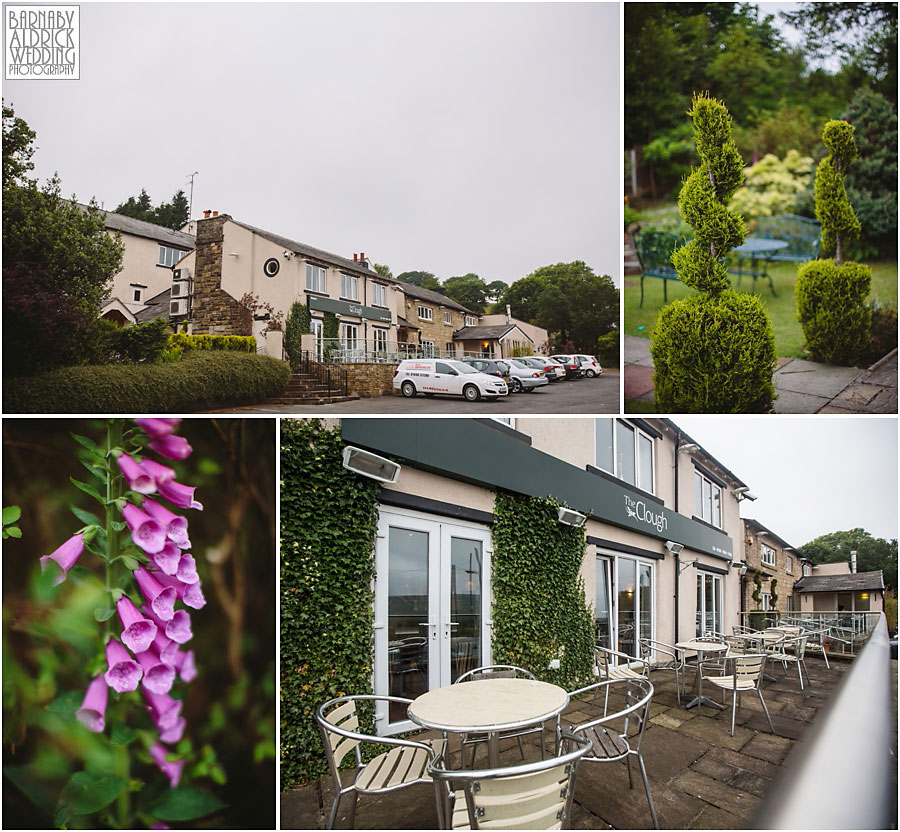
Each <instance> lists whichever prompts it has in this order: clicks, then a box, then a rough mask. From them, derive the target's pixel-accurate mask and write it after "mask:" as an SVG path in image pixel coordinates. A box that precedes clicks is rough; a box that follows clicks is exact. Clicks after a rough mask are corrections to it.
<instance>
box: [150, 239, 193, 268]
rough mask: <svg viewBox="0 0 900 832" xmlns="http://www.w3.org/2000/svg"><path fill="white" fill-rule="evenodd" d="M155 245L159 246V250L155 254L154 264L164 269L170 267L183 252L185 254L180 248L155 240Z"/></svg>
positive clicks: (182, 255)
mask: <svg viewBox="0 0 900 832" xmlns="http://www.w3.org/2000/svg"><path fill="white" fill-rule="evenodd" d="M157 245H158V246H159V250H158V252H157V254H156V265H157V266H162V267H163V268H166V269H171V268H172V267H173V266H174V265H175V264H176V263H177V262H178V261H179V260H180V259H181V258H182V257H184V255H185V254H187V252H186V251H183V250H182V249H180V248H174V247H172V246H167V245H164V244H163V243H160V242H157ZM167 261H171V262H167Z"/></svg>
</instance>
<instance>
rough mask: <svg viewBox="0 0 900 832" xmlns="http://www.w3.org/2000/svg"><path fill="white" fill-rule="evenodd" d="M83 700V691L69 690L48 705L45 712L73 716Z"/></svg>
mask: <svg viewBox="0 0 900 832" xmlns="http://www.w3.org/2000/svg"><path fill="white" fill-rule="evenodd" d="M83 699H84V691H80V690H70V691H66V692H65V693H62V694H60V695H59V696H57V697H56V699H54V700H53V701H52V702H51V703H50V704H49V705H47V706H46V710H48V711H50V713H53V714H74V713H75V711H77V710H78V709H79V708H80V707H81V702H82V700H83Z"/></svg>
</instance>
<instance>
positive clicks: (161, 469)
mask: <svg viewBox="0 0 900 832" xmlns="http://www.w3.org/2000/svg"><path fill="white" fill-rule="evenodd" d="M141 468H143V469H144V471H146V472H147V473H148V474H149V475H150V476H151V477H153V479H154V480H155V481H156V486H157V488H158V487H159V485H160V483H164V482H172V480H174V479H175V472H174V471H173V470H172V469H171V468H168V467H166V466H165V465H162V464H160V463H159V462H157V461H156V460H155V459H147V458H145V459H144V460H143V461H142V462H141Z"/></svg>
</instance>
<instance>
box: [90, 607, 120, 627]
mask: <svg viewBox="0 0 900 832" xmlns="http://www.w3.org/2000/svg"><path fill="white" fill-rule="evenodd" d="M115 614H116V610H115V608H114V607H97V609H95V610H94V620H95V621H99V622H100V623H101V624H102V623H103V622H104V621H108V620H109V619H110V618H112V617H113V616H114V615H115Z"/></svg>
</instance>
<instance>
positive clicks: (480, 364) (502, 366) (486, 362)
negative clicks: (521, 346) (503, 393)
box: [459, 356, 513, 393]
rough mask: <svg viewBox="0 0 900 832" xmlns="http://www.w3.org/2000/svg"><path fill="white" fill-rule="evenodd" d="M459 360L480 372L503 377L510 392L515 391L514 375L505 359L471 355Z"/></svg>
mask: <svg viewBox="0 0 900 832" xmlns="http://www.w3.org/2000/svg"><path fill="white" fill-rule="evenodd" d="M459 360H460V361H462V362H463V363H464V364H468V365H469V366H470V367H474V368H475V369H476V370H478V372H479V373H485V374H487V375H489V376H497V378H502V379H503V380H504V381H505V382H506V384H507V386H508V387H509V392H510V393H512V392H513V389H512V387H513V383H512V375H510V372H509V364H507V363H506V362H505V361H499V360H498V359H496V358H478V357H469V356H467V357H465V358H460V359H459Z"/></svg>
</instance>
